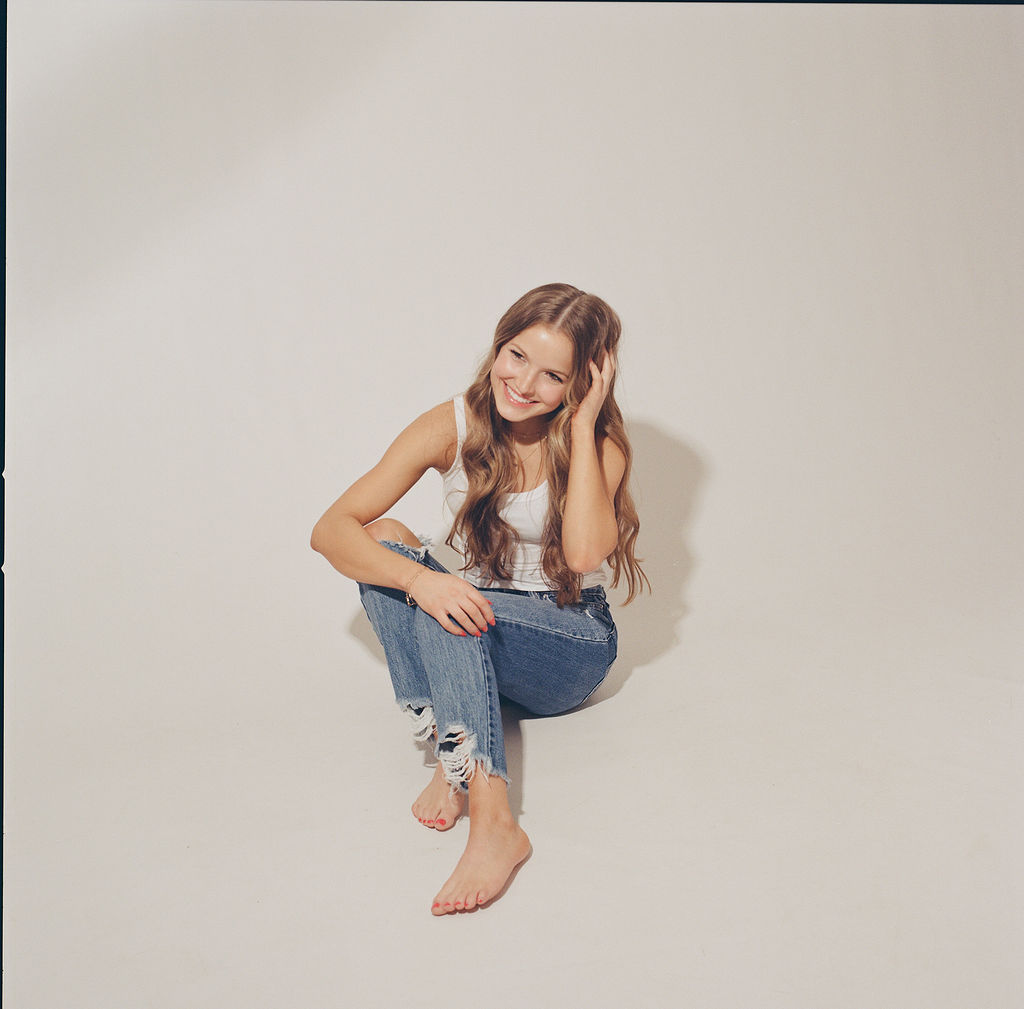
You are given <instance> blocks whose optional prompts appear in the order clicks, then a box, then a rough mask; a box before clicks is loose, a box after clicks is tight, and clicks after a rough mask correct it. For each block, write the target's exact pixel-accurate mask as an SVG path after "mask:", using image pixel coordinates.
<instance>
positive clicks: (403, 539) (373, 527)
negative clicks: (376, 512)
mask: <svg viewBox="0 0 1024 1009" xmlns="http://www.w3.org/2000/svg"><path fill="white" fill-rule="evenodd" d="M363 528H364V529H365V530H366V531H367V532H368V533H369V534H370V535H371V536H372V537H373V538H374V539H375V540H377V542H378V543H379V542H380V541H381V540H389V541H390V542H392V543H404V544H405V545H406V546H410V547H421V546H423V544H422V543H420V541H419V540H418V539H417V538H416V536H415V534H414V533H413V532H412V531H411V530H410V529H409V527H408V526H406V525H403V524H402V523H401V522H399V521H398V520H397V519H377V521H376V522H371V523H370V524H369V525H367V526H363Z"/></svg>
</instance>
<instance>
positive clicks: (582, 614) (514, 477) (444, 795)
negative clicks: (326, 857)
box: [312, 284, 646, 915]
mask: <svg viewBox="0 0 1024 1009" xmlns="http://www.w3.org/2000/svg"><path fill="white" fill-rule="evenodd" d="M619 334H620V324H619V319H618V317H617V316H616V314H615V313H614V312H613V311H612V310H611V308H609V306H608V305H607V304H605V302H603V301H602V300H601V299H600V298H598V297H595V296H594V295H592V294H585V293H584V292H583V291H580V290H578V289H577V288H575V287H571V286H570V285H568V284H548V285H546V286H544V287H538V288H536V289H534V290H532V291H530V292H528V293H527V294H525V295H524V296H523V297H522V298H520V299H519V300H518V301H517V302H516V303H515V304H514V305H513V306H512V307H511V308H510V309H509V310H508V311H507V312H506V313H505V315H504V316H503V317H502V318H501V321H500V322H499V323H498V327H497V331H496V332H495V335H494V343H493V346H492V347H491V351H490V354H489V355H488V357H487V360H486V362H485V363H484V365H483V366H482V367H481V369H480V372H479V374H478V375H477V378H476V380H475V381H474V382H473V384H472V385H471V386H470V388H469V389H468V390H467V392H466V393H465V395H464V396H457V397H455V399H454V400H449V401H448V402H446V403H442V404H440V405H439V406H436V407H434V409H432V410H429V411H428V412H427V413H425V414H423V415H422V416H421V417H419V418H418V419H417V420H415V421H413V423H412V424H410V425H409V427H407V428H406V429H405V430H404V431H403V432H402V433H401V434H400V435H399V436H398V438H397V439H396V440H395V442H394V443H393V444H392V445H391V447H390V448H389V449H388V450H387V452H385V454H384V457H383V458H382V459H381V461H380V462H379V463H378V464H377V465H376V466H375V467H374V468H373V469H372V470H370V472H369V473H367V474H366V475H365V476H363V477H361V478H360V479H359V480H357V481H356V482H355V483H354V484H353V485H352V486H351V487H350V488H349V489H348V490H347V491H345V493H344V494H342V496H341V497H340V498H338V500H337V501H335V503H334V504H333V505H331V507H330V508H329V509H328V510H327V512H326V513H325V514H324V515H323V517H322V518H321V519H320V521H319V522H317V524H316V528H315V529H314V530H313V537H312V546H313V549H314V550H316V551H318V552H319V553H321V554H323V555H324V557H326V558H327V560H329V561H330V562H331V564H332V565H333V566H334V567H335V568H337V570H338V571H340V572H341V573H342V574H344V575H347V576H348V577H350V578H353V579H355V580H356V581H357V582H359V591H360V595H361V598H362V602H363V606H364V607H365V609H366V612H367V615H368V616H369V618H370V622H371V624H372V625H373V628H374V630H375V632H376V634H377V637H378V638H379V639H380V642H381V644H382V645H383V647H384V652H385V655H386V657H387V661H388V668H389V671H390V673H391V679H392V684H393V686H394V690H395V696H396V699H397V700H398V703H399V705H400V706H401V707H403V708H404V709H405V710H406V711H408V712H409V714H410V715H411V716H412V718H413V723H414V732H415V734H416V736H417V738H419V739H421V740H426V739H431V740H432V741H433V746H434V752H435V755H436V757H437V765H436V767H435V768H434V772H433V778H432V780H431V781H430V783H429V784H428V785H427V787H426V788H425V789H424V791H423V792H422V794H421V795H420V796H419V798H418V799H417V800H416V801H415V802H414V803H413V806H412V811H413V814H414V815H415V816H416V817H417V819H418V820H419V821H420V823H422V824H424V825H425V826H427V827H430V828H432V829H434V830H449V829H451V827H452V825H453V824H454V822H455V820H456V819H457V817H458V816H459V815H460V813H461V812H462V810H463V804H464V802H465V800H466V797H467V796H468V798H469V803H470V808H471V816H470V824H469V840H468V843H467V845H466V850H465V852H464V853H463V855H462V857H461V859H460V860H459V862H458V864H457V865H456V867H455V871H454V872H453V873H452V875H451V876H450V878H449V879H448V881H447V882H446V883H445V884H444V886H443V887H442V888H441V890H440V892H439V893H438V894H437V896H436V897H435V898H434V901H433V905H432V908H431V910H432V912H433V913H434V914H436V915H442V914H450V913H452V912H455V911H463V910H470V909H472V908H474V907H478V906H480V905H482V904H485V903H487V902H488V901H489V900H492V899H493V898H495V897H497V896H498V895H499V894H500V893H501V891H502V889H503V888H504V886H505V885H506V883H507V882H508V880H509V877H510V876H511V875H512V872H513V871H514V870H515V868H516V866H517V865H519V864H520V863H521V862H522V861H523V860H524V859H525V858H526V857H527V855H528V854H529V853H530V842H529V839H528V838H527V836H526V834H525V833H524V831H523V830H522V829H521V828H520V827H519V826H518V824H517V823H516V821H515V818H514V817H513V815H512V812H511V809H510V808H509V803H508V791H507V786H508V774H507V769H506V766H505V750H504V742H503V738H502V728H501V710H500V706H499V699H500V697H507V698H509V699H511V700H512V701H515V702H516V703H518V704H520V705H522V706H523V707H525V708H527V709H528V710H530V711H532V712H534V713H536V714H540V715H554V714H558V713H560V712H564V711H568V710H570V709H572V708H575V707H577V706H578V705H579V704H581V703H582V702H583V701H584V700H585V699H586V698H587V697H588V696H589V695H590V694H591V692H592V691H593V690H594V689H595V688H596V687H597V686H598V685H599V684H600V683H601V681H602V680H603V679H604V677H605V674H606V673H607V671H608V668H609V666H610V665H611V663H612V661H613V660H614V658H615V654H616V630H615V624H614V622H613V621H612V618H611V615H610V613H609V611H608V604H607V601H606V599H605V592H604V585H605V583H606V582H608V581H610V582H611V584H612V585H613V586H614V585H616V584H618V582H619V580H620V578H623V579H625V582H626V585H627V587H628V590H629V594H628V598H627V600H626V601H627V602H629V601H630V600H631V599H632V598H633V597H634V596H635V595H636V593H637V592H638V591H639V590H640V588H641V586H642V583H644V582H646V578H645V576H644V574H643V571H642V570H641V569H640V567H639V565H638V564H637V561H636V559H635V557H634V543H635V540H636V534H637V529H638V527H639V523H638V521H637V515H636V509H635V508H634V506H633V501H632V498H631V496H630V493H629V489H628V479H629V469H630V459H631V450H630V446H629V442H628V440H627V438H626V434H625V430H624V427H623V423H622V415H621V413H620V412H619V409H618V407H617V406H616V404H615V397H614V394H613V389H614V384H615V354H616V348H617V346H618V342H619ZM431 468H433V469H436V470H437V471H438V472H439V473H441V475H442V478H443V481H444V504H445V507H446V509H447V510H448V511H449V513H450V516H451V519H452V530H451V534H450V535H449V538H448V543H449V545H451V546H452V547H454V548H455V549H456V550H458V551H459V552H460V553H461V554H462V555H463V558H464V561H465V566H464V567H463V568H462V569H461V570H462V572H463V574H462V576H460V575H456V574H452V573H449V572H448V571H447V570H446V569H445V568H443V567H442V566H441V565H440V564H439V563H437V561H435V560H434V558H433V557H432V556H431V555H430V554H429V553H428V552H427V548H426V547H425V546H424V545H423V544H421V543H420V541H419V540H418V539H417V538H416V536H414V535H413V533H412V532H410V530H409V529H408V528H407V527H406V526H404V525H402V524H401V523H400V522H397V521H395V520H394V519H390V518H381V516H382V515H384V514H385V512H387V511H388V510H389V509H390V508H391V507H392V506H393V505H394V504H395V502H397V501H398V500H399V499H400V498H401V497H402V496H403V495H404V494H405V493H406V492H407V491H408V490H409V488H411V487H412V486H413V485H414V484H415V483H416V482H417V481H418V480H419V479H420V477H421V476H423V474H424V473H425V472H426V471H427V470H428V469H431Z"/></svg>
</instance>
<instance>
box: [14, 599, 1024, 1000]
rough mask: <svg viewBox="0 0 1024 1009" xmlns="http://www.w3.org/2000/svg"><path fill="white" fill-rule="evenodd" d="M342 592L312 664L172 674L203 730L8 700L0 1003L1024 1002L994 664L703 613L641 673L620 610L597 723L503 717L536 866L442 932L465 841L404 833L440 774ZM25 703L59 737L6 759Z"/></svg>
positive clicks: (1015, 702)
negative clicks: (243, 675)
mask: <svg viewBox="0 0 1024 1009" xmlns="http://www.w3.org/2000/svg"><path fill="white" fill-rule="evenodd" d="M349 588H350V586H348V585H345V584H344V583H343V582H342V581H341V580H340V579H339V580H338V582H337V585H336V586H335V587H334V591H333V593H331V595H332V600H333V603H334V604H336V605H338V606H339V609H340V610H341V612H343V613H344V614H345V617H344V619H341V620H339V621H338V622H337V623H336V624H335V625H334V626H326V627H318V628H316V629H315V631H314V629H313V628H307V635H306V640H307V642H309V641H312V640H314V637H316V638H317V639H318V640H319V646H318V647H317V648H312V647H309V646H308V645H307V647H306V649H305V654H304V657H303V659H302V660H301V661H299V662H294V663H287V662H280V661H274V660H272V659H270V658H269V657H268V659H267V661H268V663H271V664H272V665H273V667H274V668H273V672H274V675H272V676H270V675H266V673H267V672H268V671H269V667H268V668H267V669H264V671H263V672H262V674H261V672H260V670H259V669H258V668H257V669H254V670H253V676H252V682H253V688H252V689H238V690H237V692H236V693H234V694H232V695H228V694H225V693H222V692H218V691H217V690H210V689H207V690H203V689H202V688H201V687H199V686H198V684H199V681H200V680H201V679H202V675H201V674H200V672H199V671H197V670H193V672H192V674H191V676H192V680H191V686H192V687H193V688H195V689H194V694H195V697H196V700H195V702H194V704H191V705H190V706H188V707H182V703H183V702H182V697H181V694H180V692H178V691H176V690H175V689H174V688H173V686H172V685H171V684H170V683H168V684H166V693H165V696H164V697H163V699H162V701H163V703H162V704H161V703H153V704H152V705H149V706H146V707H145V708H143V707H140V705H139V704H138V703H137V702H138V697H137V696H136V693H135V690H134V689H133V687H132V685H131V684H130V682H128V681H126V682H125V686H124V688H123V689H122V690H121V691H120V692H117V693H108V694H107V695H106V697H107V700H106V706H105V710H96V709H91V710H89V711H88V714H85V713H83V716H82V719H81V721H80V723H79V724H71V722H70V721H69V719H68V718H67V716H68V715H69V714H70V713H69V712H68V711H67V710H65V709H64V708H63V706H62V702H61V700H60V699H59V698H53V697H49V698H47V697H46V693H47V686H46V663H45V661H43V662H40V663H39V665H38V667H37V670H36V672H35V675H34V676H33V677H32V678H31V681H30V683H28V684H25V683H24V682H19V683H17V684H14V685H11V684H9V688H8V690H9V697H8V709H7V710H8V713H9V714H8V718H9V719H10V720H11V723H9V724H11V728H10V729H9V736H8V740H9V741H8V759H7V775H8V793H7V794H8V798H7V810H6V812H7V820H8V833H7V838H6V845H7V856H8V861H7V865H8V867H9V870H8V873H7V877H6V886H5V890H6V893H5V905H6V906H5V913H6V916H7V922H8V930H7V940H6V944H5V959H6V964H7V966H6V972H5V982H4V987H5V997H7V998H9V1000H10V1001H9V1004H10V1005H12V1006H17V1007H18V1009H52V1007H54V1006H62V1007H63V1006H68V1007H76V1009H92V1007H95V1009H114V1007H126V1009H127V1007H138V1006H146V1007H148V1009H163V1007H167V1009H172V1007H173V1009H179V1007H185V1006H187V1007H190V1009H200V1007H210V1009H214V1007H217V1009H224V1007H228V1006H231V1007H236V1006H237V1007H242V1006H245V1007H247V1009H250V1007H259V1006H267V1007H271V1006H274V1007H277V1006H282V1005H286V1006H303V1007H327V1006H338V1005H360V1006H366V1007H382V1009H383V1007H390V1006H395V1005H401V1004H404V1003H406V1002H408V1001H410V1000H417V999H428V1000H434V999H436V998H442V999H460V1000H461V999H472V1000H475V999H478V998H480V997H482V995H481V993H487V994H486V998H487V1001H488V1002H489V1003H490V1004H492V1005H498V1006H509V1007H512V1006H521V1005H528V1006H551V1007H556V1006H557V1007H561V1006H566V1005H569V1006H600V1007H605V1006H607V1007H611V1006H617V1005H623V1004H627V1005H644V1006H656V1007H661V1006H664V1007H674V1006H679V1005H693V1006H701V1007H723V1009H724V1007H739V1006H756V1007H765V1009H771V1007H780V1009H782V1007H786V1009H792V1007H807V1009H811V1007H818V1006H824V1005H827V1006H829V1007H835V1009H844V1007H850V1009H854V1007H857V1009H867V1007H871V1009H874V1007H883V1006H884V1007H899V1009H910V1007H921V1009H946V1007H948V1009H962V1007H963V1006H967V1005H970V1006H972V1007H991V1009H997V1007H998V1009H1012V1007H1014V1006H1016V1005H1019V1004H1020V1001H1019V1000H1020V994H1021V992H1022V991H1024V988H1022V987H1021V980H1022V979H1021V966H1020V959H1019V957H1018V956H1017V955H1016V954H1017V953H1019V949H1020V944H1021V939H1022V935H1024V933H1022V928H1021V908H1022V904H1021V874H1020V850H1021V841H1022V829H1021V828H1022V820H1021V795H1020V787H1019V786H1020V770H1021V743H1020V736H1019V729H1020V703H1021V693H1020V687H1019V685H1016V684H1013V683H1011V682H1009V681H1008V680H1007V679H1004V678H1001V677H1000V676H999V675H998V663H995V664H993V663H991V662H989V663H987V664H986V663H978V664H977V665H972V666H970V667H967V666H964V665H962V664H961V662H960V661H958V659H957V657H956V656H955V655H954V656H953V657H952V658H951V660H950V661H949V662H948V664H947V665H946V666H944V667H941V668H935V666H934V659H935V655H934V654H932V655H925V654H922V653H921V652H920V651H919V652H918V653H917V654H915V653H914V649H913V647H912V646H911V644H909V643H908V642H907V641H906V640H899V638H900V636H899V634H898V633H897V632H896V630H895V629H893V628H890V629H889V630H888V631H887V632H886V631H885V630H884V629H883V630H882V631H881V634H882V637H881V639H879V638H878V637H876V636H873V645H872V647H871V648H870V649H868V648H862V649H861V650H860V651H859V652H858V650H857V649H856V647H854V646H855V641H853V640H846V641H835V640H834V639H830V638H829V637H828V635H827V634H824V633H823V634H822V635H821V636H819V637H817V638H815V637H807V636H805V633H804V632H806V630H807V629H806V628H801V627H794V628H792V629H791V633H785V634H783V633H780V634H777V635H769V634H767V633H763V634H760V635H759V634H755V633H751V632H749V630H748V632H747V633H746V634H745V635H744V634H739V633H738V634H729V633H727V631H726V629H725V628H723V627H719V628H715V627H712V626H708V625H706V624H705V623H704V622H703V621H702V617H701V614H699V613H695V614H691V615H690V616H688V617H687V618H685V619H684V620H683V621H682V622H681V624H680V625H679V626H678V628H676V631H677V632H678V633H677V634H673V635H670V636H669V638H668V639H666V637H665V636H662V637H661V638H660V639H659V640H658V641H657V643H656V644H655V646H654V650H655V651H659V652H660V654H657V655H651V650H652V649H651V647H649V645H650V639H651V637H652V636H650V635H649V636H647V638H646V639H645V631H644V627H645V624H644V621H645V613H646V615H647V617H654V616H656V615H657V609H656V607H655V603H654V602H653V600H652V601H650V602H647V603H644V602H640V603H638V604H636V605H634V606H633V607H631V608H630V609H628V610H625V611H620V630H621V632H622V634H623V644H622V649H621V653H620V659H619V662H618V663H617V665H616V666H615V667H614V668H613V671H612V673H611V675H610V677H609V679H608V681H607V682H606V684H605V685H604V686H603V687H602V688H601V690H600V691H599V693H598V694H597V695H596V696H595V697H594V698H593V699H592V700H591V702H590V703H588V704H587V706H586V707H584V708H583V709H581V710H578V711H576V712H573V713H571V714H569V715H566V716H563V717H559V718H552V719H531V718H527V717H524V716H523V713H522V712H517V711H509V712H507V717H506V738H507V745H508V752H509V762H510V770H511V773H512V776H513V780H514V787H513V791H512V798H513V805H514V807H515V810H516V812H517V813H518V814H519V817H520V822H521V823H522V825H523V827H524V828H525V829H526V830H527V832H528V833H529V834H530V837H531V839H532V842H533V846H534V852H533V855H532V857H531V858H530V859H529V860H528V861H527V862H526V863H525V864H524V865H523V867H522V869H521V870H520V871H519V872H518V874H517V876H516V877H515V878H514V880H513V883H512V885H511V886H510V887H509V889H508V891H507V892H506V893H505V895H504V896H502V897H501V898H500V899H499V900H497V901H496V902H494V903H493V904H492V905H491V906H489V907H487V908H485V909H482V910H478V911H476V912H474V913H471V914H460V915H457V916H451V917H448V918H444V919H435V918H433V917H432V916H431V915H430V913H429V906H430V899H431V897H432V896H433V894H434V892H435V890H436V888H437V887H438V886H439V885H440V883H441V882H442V881H443V880H444V878H445V877H446V876H447V874H448V872H449V871H450V870H451V868H452V866H453V865H454V862H455V860H456V859H457V857H458V855H459V853H460V851H461V848H462V846H463V844H464V841H465V838H466V835H467V830H468V825H467V823H466V821H465V820H464V819H463V820H462V821H461V822H460V823H459V824H458V825H457V826H456V827H455V828H454V829H453V830H451V831H450V832H448V833H446V834H443V835H439V834H437V833H434V832H432V831H429V830H426V829H424V828H423V827H421V826H420V825H419V824H418V823H417V822H416V821H415V820H414V819H413V818H412V816H411V814H410V812H409V808H408V807H409V804H410V802H411V800H412V798H413V797H414V795H415V794H416V792H417V791H418V790H419V788H420V787H421V783H422V782H424V781H425V778H426V775H427V774H428V773H429V771H428V769H427V768H426V767H425V758H424V755H423V753H422V752H421V751H420V750H418V749H417V748H416V746H415V744H414V743H413V742H412V740H411V738H410V737H409V735H408V733H407V726H406V723H405V719H404V717H403V716H402V715H401V714H400V713H399V712H398V710H397V708H395V706H394V705H393V702H392V701H391V699H390V695H389V690H388V684H387V674H386V669H385V667H384V665H383V661H382V657H381V655H380V653H379V649H378V648H377V647H376V645H375V643H374V642H373V640H372V638H371V637H370V631H369V627H368V624H367V622H366V621H365V618H364V617H363V616H362V614H361V612H359V611H357V610H355V609H353V608H352V603H353V599H352V598H349V597H350V596H351V595H352V594H353V593H349V592H348V590H349ZM279 631H280V628H278V631H276V632H272V631H270V630H268V631H267V632H266V633H265V638H266V640H265V641H264V642H263V647H262V648H261V649H257V650H254V649H252V648H243V649H242V650H241V654H242V655H245V656H247V657H248V661H254V658H255V653H256V652H257V651H262V652H263V653H264V654H265V655H272V653H273V645H274V643H275V641H277V643H278V645H280V644H281V643H282V642H281V641H280V639H279V638H278V632H279ZM671 638H676V640H675V641H672V640H671ZM645 640H646V643H645ZM959 644H960V646H961V647H960V655H967V654H974V653H975V648H976V647H980V648H983V649H987V655H988V656H989V657H990V658H999V655H998V644H997V643H996V642H994V641H993V639H992V637H991V636H986V638H985V640H984V641H971V640H970V637H969V632H968V630H967V629H961V630H960V632H959ZM976 654H978V655H979V656H981V655H984V654H986V653H985V652H980V653H976ZM639 658H644V659H646V660H647V661H644V662H642V663H640V662H637V659H639ZM1003 658H1006V656H1004V657H1003ZM218 661H221V662H226V661H230V660H229V658H228V654H227V650H226V647H225V651H224V654H223V655H222V657H221V659H220V660H218V659H217V658H216V656H213V655H210V656H207V663H208V665H207V666H206V670H207V673H208V675H209V676H210V677H211V679H217V677H218V674H217V669H216V667H217V664H218ZM255 661H256V662H257V664H258V660H255ZM152 663H153V669H160V668H161V666H160V664H161V656H160V655H159V654H154V655H153V656H152ZM986 665H987V670H988V671H986ZM200 666H201V663H200ZM153 669H150V670H149V671H148V673H147V676H148V677H149V679H150V687H149V688H147V689H151V688H152V682H153V680H152V673H153ZM163 672H164V673H165V674H166V676H167V677H168V678H169V679H170V678H172V677H174V676H175V670H173V669H171V668H164V669H163ZM990 673H995V674H994V675H992V674H990ZM179 675H180V673H179ZM20 680H21V678H20V677H19V681H20ZM180 685H181V684H180V683H179V686H180ZM11 694H13V695H15V696H14V697H12V696H10V695H11ZM174 697H176V698H177V700H176V701H175V700H173V699H172V698H174ZM154 700H155V701H159V698H154ZM12 701H13V702H14V704H15V706H14V707H13V708H12V707H11V706H10V705H11V703H12ZM19 701H20V703H19ZM37 704H49V705H50V707H51V710H55V711H56V715H57V717H55V718H54V719H52V720H51V723H50V730H51V731H47V726H46V725H41V726H39V727H38V729H39V731H37V732H33V733H32V734H31V735H26V734H25V733H24V732H22V731H19V725H18V721H19V712H20V713H21V714H22V715H24V714H25V713H26V711H27V710H28V711H31V710H32V708H33V707H34V706H35V705H37ZM61 716H65V717H64V718H63V724H61V723H62V718H61Z"/></svg>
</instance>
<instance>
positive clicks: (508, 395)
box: [501, 382, 537, 406]
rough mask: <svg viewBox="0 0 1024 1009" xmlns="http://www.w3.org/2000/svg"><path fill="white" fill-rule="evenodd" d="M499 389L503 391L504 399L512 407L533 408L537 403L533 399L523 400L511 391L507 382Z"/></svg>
mask: <svg viewBox="0 0 1024 1009" xmlns="http://www.w3.org/2000/svg"><path fill="white" fill-rule="evenodd" d="M501 387H502V388H503V389H504V390H505V399H507V400H508V401H509V402H510V403H511V404H512V405H513V406H533V404H534V403H536V402H537V401H536V400H535V399H523V397H522V396H520V395H518V393H515V392H513V391H512V389H511V387H510V386H509V384H508V382H502V383H501Z"/></svg>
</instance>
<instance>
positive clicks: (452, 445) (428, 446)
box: [406, 399, 459, 473]
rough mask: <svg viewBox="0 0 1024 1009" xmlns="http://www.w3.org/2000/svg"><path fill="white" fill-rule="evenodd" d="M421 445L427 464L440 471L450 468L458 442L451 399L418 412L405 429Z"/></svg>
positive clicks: (453, 406)
mask: <svg viewBox="0 0 1024 1009" xmlns="http://www.w3.org/2000/svg"><path fill="white" fill-rule="evenodd" d="M406 431H407V432H408V433H410V434H415V436H416V438H417V440H418V441H419V442H420V443H421V444H422V445H423V449H424V457H425V458H427V459H429V465H430V466H431V467H433V468H434V469H436V470H438V471H439V472H441V473H444V472H445V471H446V470H448V469H450V468H451V465H452V462H454V460H455V450H456V447H457V445H458V442H459V433H458V429H457V428H456V426H455V405H454V403H453V402H452V400H450V399H449V400H446V401H445V402H444V403H438V404H437V406H435V407H431V408H430V409H429V410H427V412H426V413H423V414H420V416H419V417H417V418H416V419H415V420H414V421H413V422H412V424H410V425H409V427H408V428H407V429H406Z"/></svg>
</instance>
